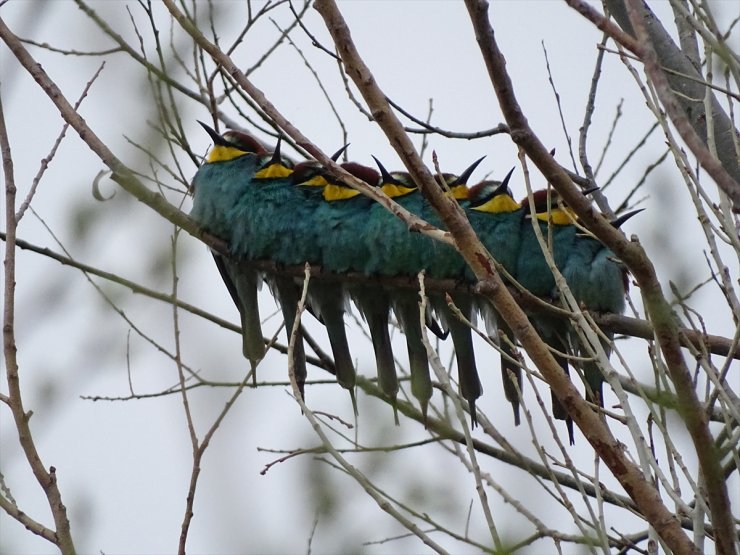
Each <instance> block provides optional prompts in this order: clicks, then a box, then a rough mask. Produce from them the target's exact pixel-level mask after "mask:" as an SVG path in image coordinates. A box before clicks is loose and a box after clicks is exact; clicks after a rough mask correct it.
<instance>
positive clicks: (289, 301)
mask: <svg viewBox="0 0 740 555" xmlns="http://www.w3.org/2000/svg"><path fill="white" fill-rule="evenodd" d="M274 282H275V290H276V291H277V294H278V301H279V302H280V308H281V310H282V312H283V320H284V321H285V332H286V334H287V336H288V341H290V334H291V333H292V331H293V326H294V325H295V319H296V316H297V310H298V302H299V301H300V298H301V296H300V289H299V288H298V285H297V284H296V283H295V281H294V280H293V278H291V277H287V276H275V278H274ZM292 362H293V371H294V372H295V379H296V383H297V384H298V389H299V390H300V392H301V397H302V398H303V399H305V398H306V395H305V386H306V375H307V372H306V352H305V349H304V347H303V336H302V335H301V332H300V330H299V331H298V336H297V337H296V342H295V345H294V347H293V361H292Z"/></svg>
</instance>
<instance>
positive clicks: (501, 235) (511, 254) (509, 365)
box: [466, 168, 524, 426]
mask: <svg viewBox="0 0 740 555" xmlns="http://www.w3.org/2000/svg"><path fill="white" fill-rule="evenodd" d="M513 172H514V168H512V169H511V171H509V173H508V174H507V175H506V177H504V180H503V181H495V180H484V181H481V182H480V183H478V184H477V185H474V186H473V187H471V188H470V191H469V194H468V201H469V202H468V205H467V207H466V208H467V209H466V214H467V217H468V220H469V221H470V225H471V226H472V227H473V229H474V230H475V231H476V234H477V235H478V237H479V238H480V240H481V241H482V243H483V245H484V246H485V247H486V250H488V252H489V253H490V254H491V255H492V256H493V258H494V259H495V260H496V261H497V262H498V263H499V264H500V265H501V266H502V267H503V268H504V269H505V270H506V272H508V274H509V275H514V273H515V272H516V266H517V261H518V258H519V248H520V242H521V225H522V219H523V218H524V211H523V210H522V208H521V205H520V204H519V203H518V202H516V201H515V200H514V198H513V196H512V194H511V190H510V189H509V180H510V179H511V175H512V173H513ZM504 279H505V280H506V278H505V277H504ZM479 310H480V312H481V314H482V315H483V319H484V321H485V322H486V327H487V329H488V330H489V336H491V338H492V339H493V341H495V342H496V343H497V344H498V345H499V348H500V349H501V351H502V352H501V357H500V359H501V378H502V382H503V388H504V394H505V397H506V400H507V401H508V402H509V403H510V404H511V407H512V410H513V412H514V424H515V425H516V426H518V425H519V424H520V416H519V396H520V394H521V391H522V387H523V381H522V370H521V368H520V367H519V365H518V364H516V362H515V361H516V360H517V357H516V352H515V349H514V345H515V343H516V338H515V337H514V334H513V332H512V330H511V328H509V326H508V325H507V324H506V322H505V321H504V320H503V318H501V317H500V315H498V314H497V313H496V311H495V310H494V309H493V307H492V306H491V304H490V303H489V302H488V300H486V299H481V300H480V301H479Z"/></svg>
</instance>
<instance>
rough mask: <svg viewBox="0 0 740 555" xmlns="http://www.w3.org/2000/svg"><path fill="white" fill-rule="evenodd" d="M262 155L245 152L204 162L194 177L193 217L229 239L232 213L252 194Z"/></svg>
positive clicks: (206, 227)
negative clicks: (218, 160)
mask: <svg viewBox="0 0 740 555" xmlns="http://www.w3.org/2000/svg"><path fill="white" fill-rule="evenodd" d="M259 163H260V158H259V157H258V156H257V155H254V154H245V155H243V156H240V157H238V158H234V159H233V160H228V161H224V162H211V163H206V164H203V165H202V166H201V167H200V168H199V169H198V171H197V173H196V174H195V177H193V183H192V187H193V208H192V210H191V211H190V216H191V217H192V218H193V219H194V220H195V221H197V222H198V223H199V224H200V225H201V226H202V227H203V228H204V229H205V230H206V231H208V232H209V233H212V234H214V235H217V236H218V237H221V238H223V239H226V240H229V238H230V235H231V230H232V227H233V223H234V222H233V220H232V219H230V216H229V213H230V212H231V211H232V210H233V208H234V207H235V206H236V205H238V204H240V203H242V202H244V199H245V198H248V197H249V196H250V190H251V183H252V177H253V176H254V174H255V172H256V171H257V167H258V164H259Z"/></svg>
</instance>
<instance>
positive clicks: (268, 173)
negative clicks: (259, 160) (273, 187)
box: [254, 162, 293, 179]
mask: <svg viewBox="0 0 740 555" xmlns="http://www.w3.org/2000/svg"><path fill="white" fill-rule="evenodd" d="M292 173H293V170H292V169H290V168H288V167H287V166H284V165H282V164H281V163H280V162H276V163H274V164H270V165H269V166H267V167H264V168H262V169H261V170H259V171H258V172H257V173H255V174H254V177H255V179H280V178H282V177H288V176H289V175H290V174H292Z"/></svg>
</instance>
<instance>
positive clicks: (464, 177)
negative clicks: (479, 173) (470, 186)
mask: <svg viewBox="0 0 740 555" xmlns="http://www.w3.org/2000/svg"><path fill="white" fill-rule="evenodd" d="M484 158H485V156H481V157H480V158H478V159H477V160H476V161H475V162H473V163H472V164H470V166H468V168H467V169H466V170H465V171H464V172H462V173H461V174H460V176H459V177H458V178H457V179H456V180H455V181H454V182H453V183H452V186H453V187H454V186H456V185H467V183H468V179H470V176H471V175H473V172H474V171H475V168H477V167H478V164H480V163H481V162H482V161H483V159H484Z"/></svg>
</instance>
